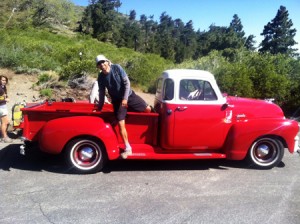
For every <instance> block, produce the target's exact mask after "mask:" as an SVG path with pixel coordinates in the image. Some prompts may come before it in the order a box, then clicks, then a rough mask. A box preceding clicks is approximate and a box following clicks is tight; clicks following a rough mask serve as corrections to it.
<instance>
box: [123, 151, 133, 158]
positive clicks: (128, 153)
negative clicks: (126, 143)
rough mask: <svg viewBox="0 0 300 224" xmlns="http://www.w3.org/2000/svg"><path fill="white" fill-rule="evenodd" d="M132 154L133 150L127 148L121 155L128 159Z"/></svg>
mask: <svg viewBox="0 0 300 224" xmlns="http://www.w3.org/2000/svg"><path fill="white" fill-rule="evenodd" d="M130 155H132V150H131V149H130V150H129V149H125V152H123V153H121V157H122V158H123V159H127V156H130Z"/></svg>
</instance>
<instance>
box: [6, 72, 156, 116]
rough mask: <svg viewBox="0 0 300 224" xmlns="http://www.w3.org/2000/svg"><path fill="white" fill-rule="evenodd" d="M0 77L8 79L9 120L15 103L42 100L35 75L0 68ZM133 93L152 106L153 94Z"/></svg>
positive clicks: (70, 93) (85, 93)
mask: <svg viewBox="0 0 300 224" xmlns="http://www.w3.org/2000/svg"><path fill="white" fill-rule="evenodd" d="M0 75H5V76H7V77H8V85H7V91H8V96H9V100H10V101H9V103H8V111H9V118H10V119H11V109H12V107H13V105H14V104H16V103H22V102H26V103H31V102H39V101H43V100H44V99H43V98H41V97H40V94H39V91H38V90H36V88H34V84H36V83H37V81H38V78H37V75H28V74H16V73H15V72H13V71H12V70H9V69H3V68H0ZM134 91H135V92H136V93H137V94H138V95H139V96H141V97H142V98H143V99H144V100H145V101H146V102H147V103H148V104H150V105H153V103H154V94H148V93H144V92H142V91H140V90H138V89H134ZM60 93H61V94H62V95H61V96H56V98H60V97H63V96H66V95H67V96H68V97H74V98H75V100H76V99H80V100H82V99H88V94H89V91H88V90H87V91H78V90H77V91H74V90H73V91H72V90H71V89H67V90H64V91H61V92H60Z"/></svg>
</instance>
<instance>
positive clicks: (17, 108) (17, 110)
mask: <svg viewBox="0 0 300 224" xmlns="http://www.w3.org/2000/svg"><path fill="white" fill-rule="evenodd" d="M24 107H25V105H24V104H22V103H16V104H15V105H13V107H12V121H13V126H14V127H17V126H19V125H20V123H21V122H22V120H23V114H22V111H21V109H22V108H24Z"/></svg>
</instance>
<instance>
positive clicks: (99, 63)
mask: <svg viewBox="0 0 300 224" xmlns="http://www.w3.org/2000/svg"><path fill="white" fill-rule="evenodd" d="M105 62H106V61H104V60H103V61H99V62H98V64H97V65H101V64H103V63H105Z"/></svg>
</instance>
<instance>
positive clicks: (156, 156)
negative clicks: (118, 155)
mask: <svg viewBox="0 0 300 224" xmlns="http://www.w3.org/2000/svg"><path fill="white" fill-rule="evenodd" d="M225 158H226V155H225V154H221V153H172V154H171V153H134V152H133V153H132V155H129V156H128V157H127V159H141V160H147V159H149V160H178V159H182V160H185V159H186V160H188V159H225Z"/></svg>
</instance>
